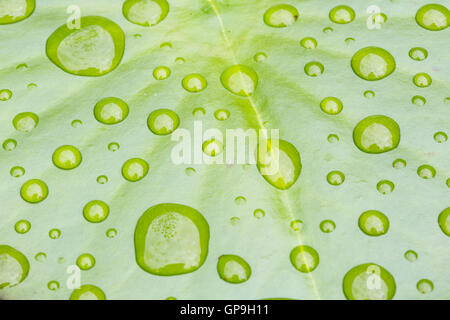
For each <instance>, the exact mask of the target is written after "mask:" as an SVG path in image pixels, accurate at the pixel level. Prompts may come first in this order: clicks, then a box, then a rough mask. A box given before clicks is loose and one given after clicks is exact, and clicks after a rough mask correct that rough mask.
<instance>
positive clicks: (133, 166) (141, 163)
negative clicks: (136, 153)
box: [122, 158, 149, 182]
mask: <svg viewBox="0 0 450 320" xmlns="http://www.w3.org/2000/svg"><path fill="white" fill-rule="evenodd" d="M148 170H149V166H148V163H147V161H145V160H144V159H140V158H133V159H129V160H127V161H125V163H124V164H123V166H122V175H123V177H124V178H125V179H126V180H128V181H130V182H136V181H139V180H141V179H142V178H144V177H145V176H146V175H147V173H148Z"/></svg>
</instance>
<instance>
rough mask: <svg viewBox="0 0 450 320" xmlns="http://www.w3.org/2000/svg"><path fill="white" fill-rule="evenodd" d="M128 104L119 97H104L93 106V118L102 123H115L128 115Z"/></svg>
mask: <svg viewBox="0 0 450 320" xmlns="http://www.w3.org/2000/svg"><path fill="white" fill-rule="evenodd" d="M128 112H129V108H128V104H127V103H126V102H125V101H123V100H122V99H119V98H114V97H110V98H104V99H102V100H100V101H99V102H97V103H96V104H95V107H94V117H95V119H96V120H97V121H98V122H100V123H103V124H116V123H119V122H122V121H123V120H125V118H126V117H127V116H128Z"/></svg>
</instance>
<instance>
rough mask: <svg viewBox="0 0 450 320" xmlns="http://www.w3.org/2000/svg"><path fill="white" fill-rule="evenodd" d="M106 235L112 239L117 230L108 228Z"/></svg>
mask: <svg viewBox="0 0 450 320" xmlns="http://www.w3.org/2000/svg"><path fill="white" fill-rule="evenodd" d="M106 236H107V237H108V238H110V239H113V238H115V237H116V236H117V230H116V229H114V228H110V229H108V230H106Z"/></svg>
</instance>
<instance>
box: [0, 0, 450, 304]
mask: <svg viewBox="0 0 450 320" xmlns="http://www.w3.org/2000/svg"><path fill="white" fill-rule="evenodd" d="M21 3H22V4H23V6H21V5H20V4H21ZM124 3H126V4H127V5H126V6H125V7H124V6H123V5H124ZM430 3H431V4H432V5H431V6H427V7H424V8H422V7H423V6H425V5H427V4H430ZM73 4H76V5H78V6H79V7H80V9H81V14H82V17H83V18H82V19H81V30H72V29H69V28H68V27H67V26H66V21H67V19H68V17H69V15H68V14H67V13H66V10H67V7H68V6H69V5H73ZM342 5H345V6H347V7H348V8H350V9H347V10H344V11H345V12H344V11H342V12H340V13H337V12H335V11H333V12H330V11H331V10H332V9H333V8H335V7H337V6H342ZM368 5H369V4H368V3H366V2H364V1H360V0H346V1H345V3H344V2H343V3H337V2H336V1H332V0H323V1H299V0H286V1H276V2H275V1H272V0H248V1H241V0H177V1H174V0H168V1H167V2H166V1H156V2H155V1H150V0H147V1H139V0H137V1H134V0H133V1H130V0H128V1H122V0H95V1H92V0H78V1H70V0H40V1H36V3H35V1H32V0H27V1H25V0H23V1H12V0H0V37H1V39H2V40H1V41H2V45H1V50H0V121H1V125H0V142H1V145H2V148H1V149H0V181H1V182H2V183H1V185H0V203H1V212H0V221H1V223H0V288H1V289H0V298H1V299H79V298H97V299H105V298H107V299H166V298H168V297H169V298H170V299H174V298H176V299H268V298H272V297H281V298H291V299H346V298H348V299H354V298H357V299H385V298H388V299H450V282H449V281H448V267H449V265H450V242H449V241H450V239H449V235H450V231H449V230H450V218H449V217H450V215H449V209H448V208H449V205H450V203H449V192H450V189H449V187H450V180H449V178H450V163H449V159H450V148H449V142H448V141H447V140H448V138H447V137H448V134H449V132H450V126H449V119H450V92H449V89H448V88H449V86H450V76H449V75H450V57H449V54H448V52H450V42H449V41H448V39H450V28H448V26H449V24H450V13H449V11H448V9H449V7H450V4H449V2H448V1H446V0H439V1H438V0H436V2H429V0H428V1H424V0H419V1H414V2H411V1H407V0H392V1H382V0H375V1H374V2H371V3H370V5H377V6H379V7H380V9H381V11H380V13H379V14H380V16H381V17H383V19H382V21H384V22H382V23H381V25H380V28H379V29H369V28H368V27H367V24H366V23H367V21H368V18H369V16H368V14H367V6H368ZM133 6H138V7H134V8H133ZM347 7H344V8H347ZM420 8H422V9H421V10H419V9H420ZM8 12H9V13H10V14H9V15H8ZM330 17H331V19H332V20H333V21H332V20H330ZM369 20H370V21H371V22H372V23H373V21H374V20H375V21H376V20H380V19H369ZM361 49H363V50H362V51H360V50H361ZM357 52H360V54H358V55H356V56H355V54H356V53H357ZM352 62H353V64H352ZM107 97H114V98H115V99H120V100H115V101H112V102H115V103H116V105H109V106H108V107H107V108H100V107H97V110H96V109H95V106H96V104H97V103H99V101H102V99H105V98H107ZM330 97H333V98H335V99H336V100H334V102H335V104H330V105H328V104H322V105H321V102H322V101H324V99H327V98H330ZM118 101H119V102H118ZM337 101H339V102H340V103H338V102H337ZM109 102H111V101H109ZM100 109H101V110H100ZM103 109H104V110H103ZM161 109H163V110H171V111H172V112H173V113H174V114H176V117H175V116H173V114H172V113H171V114H170V115H169V117H168V118H167V119H164V118H161V119H158V121H159V120H161V123H162V126H158V127H152V126H150V128H149V125H148V122H147V120H148V119H149V115H150V114H151V113H152V112H154V111H155V110H161ZM102 111H104V112H103V113H102ZM327 112H328V113H327ZM373 116H376V117H375V118H374V117H373ZM379 116H383V117H381V118H380V117H379ZM369 117H371V118H369ZM169 118H170V119H169ZM363 119H369V120H368V121H364V122H363V123H362V126H360V127H359V128H357V130H355V127H356V126H357V124H358V123H360V122H361V121H363ZM151 120H153V118H151ZM194 120H201V121H202V124H203V128H204V130H206V129H210V128H218V129H220V130H222V132H223V133H225V131H224V130H225V129H227V128H228V129H236V128H242V129H244V130H247V129H255V130H258V129H261V128H266V129H269V130H270V129H279V130H280V131H279V134H280V139H281V141H280V145H279V149H280V155H281V156H282V157H281V159H280V163H279V170H278V171H277V172H275V173H273V174H271V175H269V174H266V175H265V174H264V173H263V169H264V167H265V164H267V163H262V162H261V160H270V159H269V158H270V157H268V156H267V155H266V156H264V157H263V158H260V159H259V160H260V162H259V163H258V165H255V164H253V165H218V164H216V165H206V164H205V165H199V164H181V165H175V164H174V163H173V162H172V161H171V151H172V149H173V148H174V147H175V146H176V144H177V142H176V141H172V140H171V135H173V134H175V133H176V132H177V130H179V129H187V130H189V131H190V132H191V133H192V132H193V125H194ZM391 120H392V121H391ZM158 121H156V122H158ZM156 122H154V121H150V124H151V125H153V124H154V123H156ZM152 128H153V129H155V128H156V129H155V130H154V131H153V132H152ZM149 129H150V130H149ZM172 129H173V130H175V131H173V132H171V131H172ZM161 130H162V131H161ZM158 133H160V134H158ZM217 141H218V140H217ZM222 143H223V146H222ZM355 143H356V144H355ZM61 146H66V148H68V149H67V150H68V151H72V152H68V153H64V154H58V153H57V154H56V156H55V157H54V158H52V157H53V155H54V153H55V151H56V150H58V148H60V147H61ZM67 146H69V147H67ZM72 147H73V148H75V149H72ZM201 147H202V146H201V145H200V146H199V148H201ZM212 147H214V145H212V146H211V148H209V149H208V148H207V150H210V149H211V150H216V147H214V148H212ZM222 147H223V152H222ZM74 150H78V151H79V153H78V152H76V151H74ZM217 150H220V151H221V152H220V155H223V154H225V151H226V150H227V142H226V141H221V145H220V148H217ZM215 154H216V152H215ZM220 155H218V156H220ZM81 159H82V160H81ZM269 162H270V161H269ZM68 169H70V170H68ZM332 172H339V173H341V174H342V177H341V178H340V179H339V180H340V183H329V182H328V181H327V175H328V174H329V173H332ZM344 175H345V176H344ZM331 178H333V177H330V179H331ZM344 178H345V182H344ZM331 180H332V181H335V179H331ZM383 181H384V182H383ZM386 181H387V182H390V183H387V182H386ZM342 182H343V183H342ZM380 182H383V183H381V184H380ZM391 183H392V184H391ZM394 186H395V188H394ZM93 201H94V202H93ZM89 203H91V204H98V206H87V204H89ZM102 204H104V206H102ZM86 206H87V207H86ZM369 210H376V211H379V212H382V213H383V214H384V215H385V217H386V218H387V219H388V221H389V227H388V229H386V230H387V232H385V233H382V234H380V235H377V236H371V235H368V234H366V233H365V232H363V231H362V230H361V229H360V227H359V225H358V222H359V217H360V215H361V214H362V213H363V212H367V211H369ZM158 215H159V216H158ZM155 217H156V218H157V217H160V218H157V220H155ZM152 219H153V220H152ZM152 221H153V222H155V224H154V225H151V224H150V223H151V222H152ZM368 227H370V225H368ZM152 228H153V229H152ZM369 229H370V228H369ZM370 230H371V229H370ZM366 231H367V230H366ZM369 233H370V232H369ZM146 239H147V240H146ZM305 248H307V249H305ZM180 249H183V250H180ZM224 256H225V257H242V259H245V260H244V261H245V264H244V263H241V264H240V265H241V267H242V268H241V269H242V270H240V269H239V268H237V269H233V270H235V271H233V272H237V273H238V274H245V277H244V278H246V279H247V280H246V281H245V282H242V283H230V282H227V281H224V280H223V279H221V277H222V278H223V275H221V274H220V271H219V272H218V262H219V261H220V260H219V258H220V257H224ZM222 259H223V258H222ZM223 261H224V260H223ZM241 262H242V261H241ZM73 265H78V266H79V267H80V268H81V269H82V270H81V284H82V287H81V288H80V289H78V290H75V291H74V290H73V289H69V288H68V285H67V282H66V281H67V278H68V276H69V274H68V273H67V272H66V270H67V268H68V267H69V266H73ZM307 266H308V267H307ZM250 270H251V276H250ZM241 278H242V277H241Z"/></svg>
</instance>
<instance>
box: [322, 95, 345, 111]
mask: <svg viewBox="0 0 450 320" xmlns="http://www.w3.org/2000/svg"><path fill="white" fill-rule="evenodd" d="M342 108H343V104H342V102H341V100H339V99H338V98H336V97H328V98H325V99H323V100H322V101H321V102H320V109H322V111H323V112H325V113H327V114H329V115H336V114H338V113H340V112H341V111H342Z"/></svg>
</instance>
